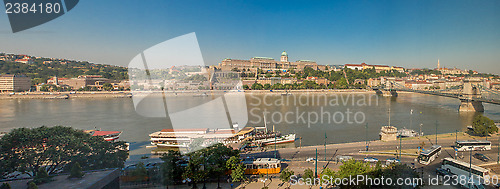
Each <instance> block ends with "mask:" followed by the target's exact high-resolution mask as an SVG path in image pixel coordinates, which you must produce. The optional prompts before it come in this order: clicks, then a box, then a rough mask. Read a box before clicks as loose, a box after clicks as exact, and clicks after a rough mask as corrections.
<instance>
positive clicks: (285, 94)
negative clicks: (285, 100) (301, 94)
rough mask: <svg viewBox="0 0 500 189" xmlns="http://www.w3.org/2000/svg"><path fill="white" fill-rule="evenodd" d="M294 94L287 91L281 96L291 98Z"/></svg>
mask: <svg viewBox="0 0 500 189" xmlns="http://www.w3.org/2000/svg"><path fill="white" fill-rule="evenodd" d="M290 95H292V93H289V92H288V90H285V93H281V96H290Z"/></svg>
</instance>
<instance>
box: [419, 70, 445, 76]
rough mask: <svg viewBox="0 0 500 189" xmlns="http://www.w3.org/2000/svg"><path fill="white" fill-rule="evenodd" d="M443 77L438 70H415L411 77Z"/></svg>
mask: <svg viewBox="0 0 500 189" xmlns="http://www.w3.org/2000/svg"><path fill="white" fill-rule="evenodd" d="M431 74H434V75H442V73H441V72H440V71H438V70H431V69H422V70H413V71H412V72H411V75H431Z"/></svg>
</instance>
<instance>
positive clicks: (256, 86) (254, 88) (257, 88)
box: [251, 83, 264, 90]
mask: <svg viewBox="0 0 500 189" xmlns="http://www.w3.org/2000/svg"><path fill="white" fill-rule="evenodd" d="M251 88H252V90H262V89H264V86H262V84H260V83H254V84H253V85H252V87H251Z"/></svg>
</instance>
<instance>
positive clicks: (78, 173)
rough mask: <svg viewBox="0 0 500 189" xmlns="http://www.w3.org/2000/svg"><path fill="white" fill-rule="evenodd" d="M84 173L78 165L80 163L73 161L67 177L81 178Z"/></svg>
mask: <svg viewBox="0 0 500 189" xmlns="http://www.w3.org/2000/svg"><path fill="white" fill-rule="evenodd" d="M83 175H84V173H83V172H82V167H81V166H80V163H78V162H75V163H74V164H73V165H72V166H71V172H70V175H69V178H82V177H83Z"/></svg>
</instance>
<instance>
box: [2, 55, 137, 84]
mask: <svg viewBox="0 0 500 189" xmlns="http://www.w3.org/2000/svg"><path fill="white" fill-rule="evenodd" d="M44 61H50V63H49V62H46V63H45V64H44V63H43V62H44ZM0 74H25V75H27V76H29V77H31V78H32V84H33V85H36V84H40V83H45V82H47V79H49V78H51V77H53V76H58V77H65V78H74V77H78V76H79V75H102V76H103V77H104V78H108V79H111V80H125V79H128V73H127V68H126V67H120V66H113V65H105V64H93V63H89V62H82V61H70V60H68V61H64V60H51V59H48V58H37V59H35V62H34V63H33V64H23V63H16V62H11V61H0Z"/></svg>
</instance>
